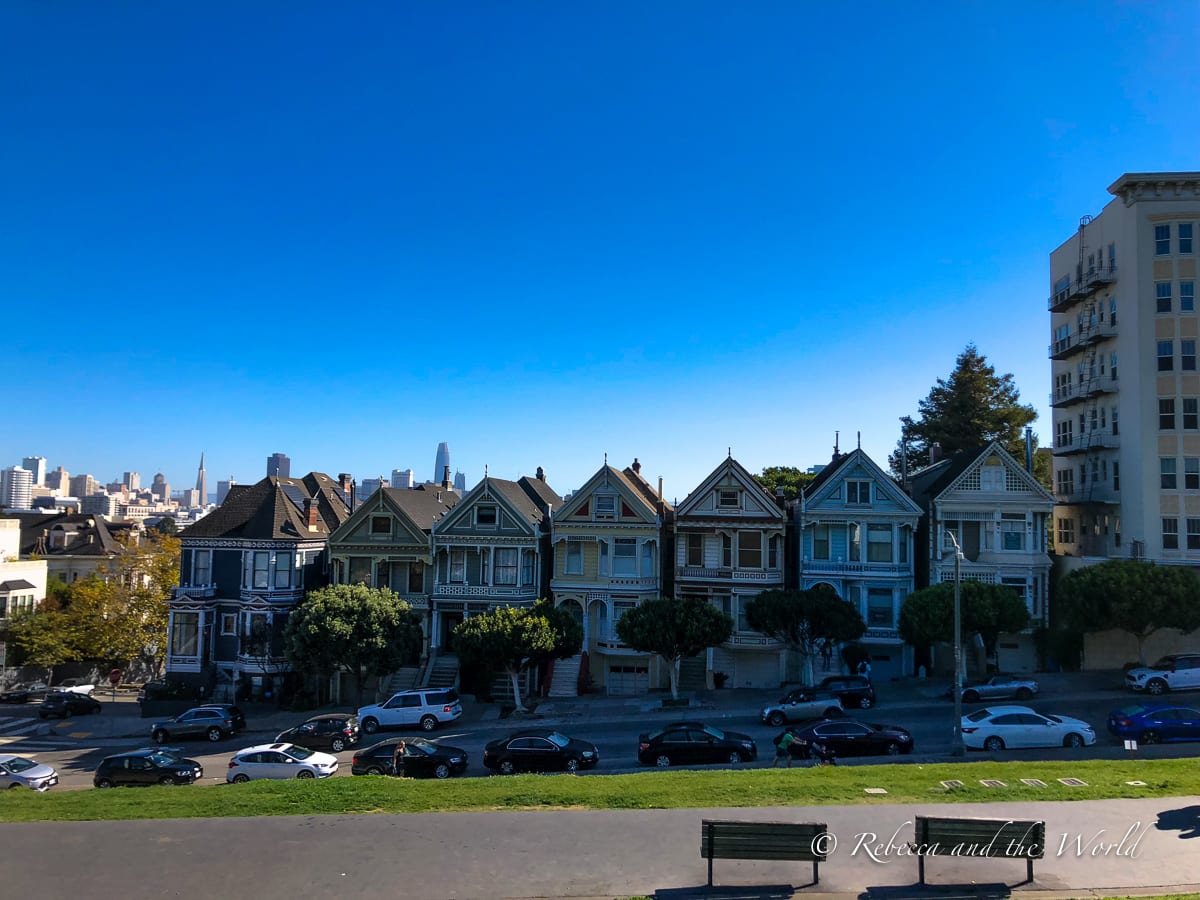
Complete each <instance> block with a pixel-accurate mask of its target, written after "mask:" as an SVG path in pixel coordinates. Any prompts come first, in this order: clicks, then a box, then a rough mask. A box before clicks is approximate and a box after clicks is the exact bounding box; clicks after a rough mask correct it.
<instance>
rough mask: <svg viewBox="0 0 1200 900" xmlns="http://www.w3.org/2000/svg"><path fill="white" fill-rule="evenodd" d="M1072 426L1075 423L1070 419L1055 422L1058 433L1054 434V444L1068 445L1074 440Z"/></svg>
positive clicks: (1073, 426) (1059, 445)
mask: <svg viewBox="0 0 1200 900" xmlns="http://www.w3.org/2000/svg"><path fill="white" fill-rule="evenodd" d="M1074 428H1075V424H1074V423H1073V422H1072V421H1071V420H1070V419H1064V420H1063V421H1061V422H1059V423H1057V424H1056V425H1055V429H1056V431H1057V432H1058V433H1057V434H1056V435H1055V436H1054V446H1056V447H1070V446H1071V444H1073V443H1074V442H1075V435H1074Z"/></svg>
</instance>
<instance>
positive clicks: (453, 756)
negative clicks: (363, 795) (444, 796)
mask: <svg viewBox="0 0 1200 900" xmlns="http://www.w3.org/2000/svg"><path fill="white" fill-rule="evenodd" d="M400 741H404V756H403V758H402V761H401V767H402V768H401V771H400V774H401V775H402V776H404V777H405V778H449V777H450V776H451V775H461V774H462V773H463V772H465V771H466V770H467V762H468V756H467V751H466V750H463V749H462V748H461V747H451V746H449V745H448V744H438V743H435V742H434V741H427V740H425V738H417V737H414V738H408V739H405V738H389V739H388V740H386V741H380V742H379V743H378V744H372V745H371V746H370V747H367V748H365V749H363V750H359V751H357V752H355V754H354V759H353V760H352V761H351V764H350V771H351V773H353V774H354V775H395V774H396V773H395V772H394V771H393V769H392V762H393V760H394V759H395V758H396V745H397V744H398V743H400Z"/></svg>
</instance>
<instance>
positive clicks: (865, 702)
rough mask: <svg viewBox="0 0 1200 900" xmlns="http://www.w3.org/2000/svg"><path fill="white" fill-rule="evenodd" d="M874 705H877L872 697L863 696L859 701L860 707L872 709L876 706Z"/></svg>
mask: <svg viewBox="0 0 1200 900" xmlns="http://www.w3.org/2000/svg"><path fill="white" fill-rule="evenodd" d="M874 705H875V704H873V703H872V702H871V698H870V697H862V698H861V699H860V700H859V701H858V708H859V709H870V708H871V707H872V706H874Z"/></svg>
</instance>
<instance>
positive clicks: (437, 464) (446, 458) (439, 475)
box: [430, 441, 450, 484]
mask: <svg viewBox="0 0 1200 900" xmlns="http://www.w3.org/2000/svg"><path fill="white" fill-rule="evenodd" d="M449 465H450V445H449V444H447V443H446V442H445V441H442V442H441V443H440V444H438V448H437V457H436V458H435V459H434V461H433V478H431V479H430V481H432V482H434V483H435V484H441V483H442V479H443V478H445V477H446V469H447V467H449Z"/></svg>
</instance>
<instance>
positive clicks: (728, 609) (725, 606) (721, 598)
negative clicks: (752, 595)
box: [709, 594, 733, 619]
mask: <svg viewBox="0 0 1200 900" xmlns="http://www.w3.org/2000/svg"><path fill="white" fill-rule="evenodd" d="M709 602H711V603H712V605H713V606H715V607H716V608H717V609H719V610H720V611H721V612H723V613H725V615H727V616H729V618H731V619H732V618H733V598H732V597H730V596H729V595H728V594H715V595H714V596H713V597H712V599H711V600H710V601H709Z"/></svg>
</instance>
